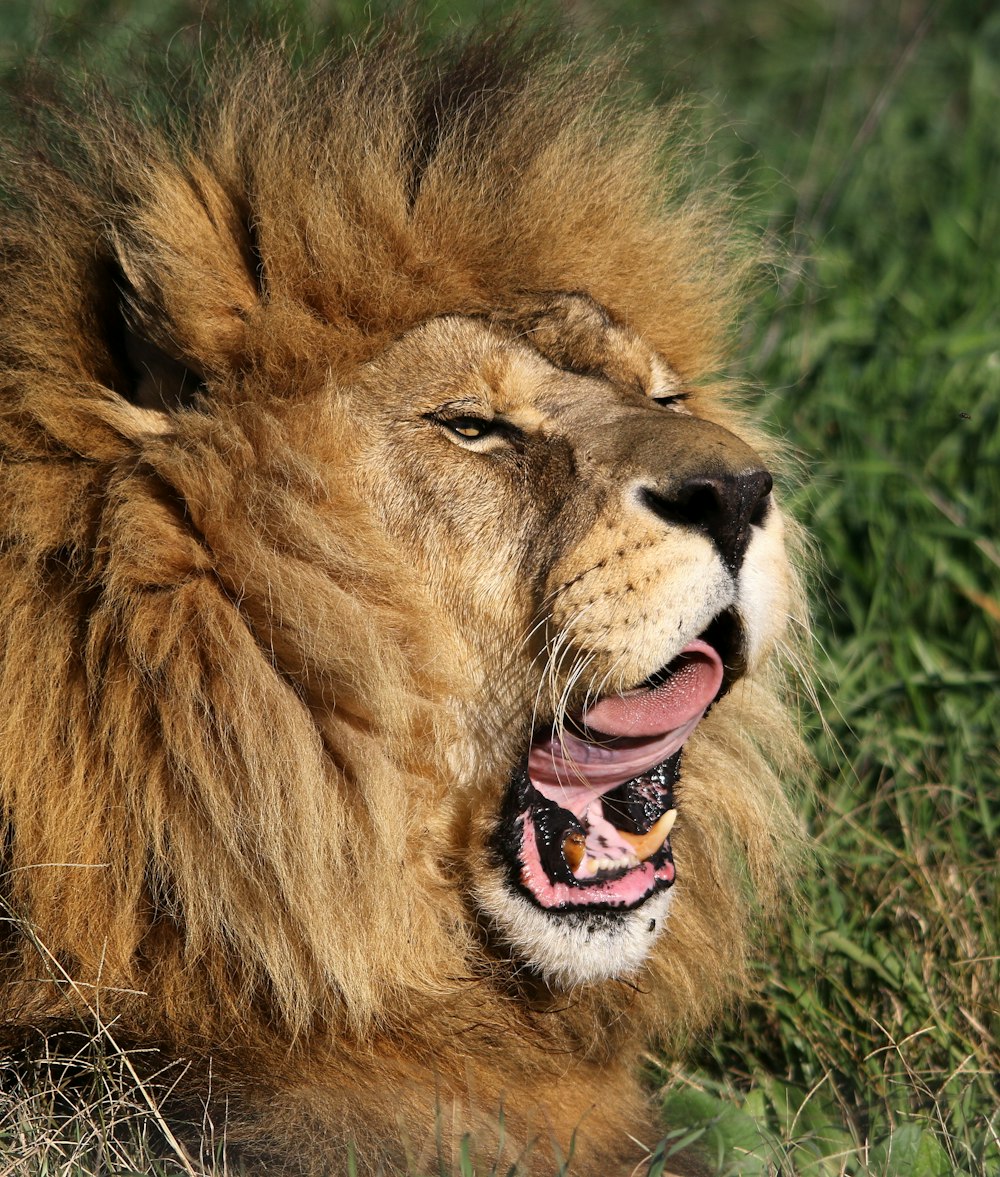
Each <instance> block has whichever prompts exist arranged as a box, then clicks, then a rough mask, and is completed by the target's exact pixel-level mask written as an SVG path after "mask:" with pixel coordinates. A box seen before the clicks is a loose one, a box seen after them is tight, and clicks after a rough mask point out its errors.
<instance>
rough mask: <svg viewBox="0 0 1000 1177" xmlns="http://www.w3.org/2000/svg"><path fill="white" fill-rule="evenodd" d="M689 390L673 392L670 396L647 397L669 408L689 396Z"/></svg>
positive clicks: (682, 401) (681, 402) (680, 403)
mask: <svg viewBox="0 0 1000 1177" xmlns="http://www.w3.org/2000/svg"><path fill="white" fill-rule="evenodd" d="M690 395H691V394H690V393H689V392H675V393H673V394H672V395H670V396H651V397H650V398H649V399H650V400H651V401H654V402H655V403H656V404H658V405H662V406H663V407H664V408H665V409H669V408H671V407H673V406H674V405H682V404H683V403H684V402H685V401H686V400H688V399H689V397H690Z"/></svg>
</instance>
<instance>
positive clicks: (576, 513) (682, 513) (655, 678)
mask: <svg viewBox="0 0 1000 1177" xmlns="http://www.w3.org/2000/svg"><path fill="white" fill-rule="evenodd" d="M351 400H352V405H353V409H354V411H355V412H356V414H357V420H358V428H359V430H360V431H361V432H362V434H363V435H364V438H365V440H364V446H365V448H366V450H367V453H366V456H365V459H364V460H363V461H362V462H361V463H359V469H360V470H361V471H362V473H361V475H360V476H359V477H360V478H361V479H363V483H364V487H363V492H364V494H365V496H366V499H367V501H368V502H369V503H370V504H371V506H372V509H373V511H374V512H375V514H376V516H377V517H378V518H379V519H380V521H381V526H382V527H383V528H384V529H385V531H386V532H387V534H388V535H389V536H390V537H391V538H392V539H393V540H394V542H395V543H396V544H398V546H399V548H400V552H401V558H402V559H403V560H404V561H405V562H406V563H407V564H408V565H412V566H414V567H415V568H416V569H417V571H418V574H419V576H420V577H421V579H422V580H423V582H424V583H425V585H426V586H427V588H428V591H429V593H430V595H431V597H432V598H433V599H434V601H435V604H436V606H437V607H438V608H440V609H442V610H443V611H444V612H445V614H446V615H448V616H449V617H450V619H451V621H452V623H453V625H454V626H455V628H456V629H457V630H459V631H460V632H461V634H462V637H463V646H464V649H465V651H466V656H467V659H466V665H465V667H464V668H463V673H464V676H465V680H466V682H467V684H468V686H467V689H466V690H464V691H463V692H462V695H461V697H460V698H459V699H457V700H456V701H455V703H454V707H455V709H456V710H457V712H458V713H459V714H458V720H459V722H458V730H459V731H462V732H464V733H467V739H465V740H464V742H463V741H462V740H460V741H459V742H458V746H456V747H454V749H452V766H451V767H452V774H453V778H454V781H455V786H454V787H455V789H456V790H458V791H460V792H461V793H462V796H463V798H464V799H465V810H466V812H467V814H468V820H467V821H465V822H463V823H461V828H460V829H459V830H456V833H455V838H456V843H457V844H456V845H455V846H450V847H447V848H442V851H443V852H446V853H448V854H449V855H451V856H453V857H454V858H455V859H457V860H459V861H460V862H461V864H462V868H461V873H462V877H463V878H464V880H465V882H464V885H465V886H466V887H467V890H468V896H467V899H468V905H469V907H470V909H471V910H472V911H473V912H474V915H475V918H476V919H477V920H478V921H479V922H480V923H482V922H483V917H485V920H486V922H487V923H488V924H489V926H490V929H491V934H492V936H493V938H494V939H499V941H500V942H502V943H504V944H506V945H507V946H508V949H512V950H513V953H514V956H515V959H517V960H518V962H519V963H521V964H527V965H530V966H534V967H535V968H536V969H537V970H539V971H540V972H541V973H542V974H543V975H545V976H546V977H547V978H548V979H549V980H550V981H554V982H557V983H562V984H567V983H574V982H578V981H585V980H593V979H599V978H604V977H608V976H615V975H619V974H621V973H622V972H623V971H627V970H629V969H632V968H634V967H635V966H636V965H638V964H639V963H640V962H641V961H642V960H643V958H644V957H645V955H646V953H647V952H648V950H649V948H650V946H651V944H652V942H653V940H654V939H655V937H656V936H657V934H658V933H659V931H660V929H661V928H662V925H663V922H664V918H665V916H666V914H667V909H668V907H669V902H670V898H671V889H672V887H673V886H674V883H675V867H674V861H673V856H672V853H671V845H670V831H671V829H672V827H673V825H674V822H675V820H677V821H679V822H683V821H684V813H683V805H682V804H681V805H678V804H676V797H675V789H674V786H675V784H676V783H677V781H678V780H679V777H680V771H681V769H680V766H681V760H682V756H683V750H684V745H685V743H686V741H687V740H688V739H689V738H691V737H692V736H693V734H694V733H695V731H696V728H697V725H698V723H699V721H700V720H701V718H702V717H703V716H704V714H705V713H706V711H707V710H708V709H709V708H710V707H711V706H712V705H713V703H714V702H715V701H716V700H717V699H719V698H720V697H721V696H722V695H724V694H725V693H726V692H727V691H728V690H729V688H730V687H731V686H732V684H733V683H734V681H735V680H736V679H737V678H739V677H740V676H741V675H742V674H743V673H745V672H746V671H747V670H748V669H752V667H753V665H754V664H755V663H756V662H757V660H758V659H759V658H760V657H761V655H762V653H763V652H764V651H766V650H767V648H768V647H769V646H770V645H771V644H772V643H773V641H774V640H775V638H776V636H777V634H778V631H779V630H780V628H781V625H782V623H783V619H784V617H785V613H786V606H787V591H788V590H787V569H786V563H785V556H784V550H783V543H782V521H781V516H780V513H779V511H778V509H777V507H776V506H775V504H774V503H773V501H772V498H771V494H770V490H771V478H770V476H769V474H768V473H767V471H766V470H765V469H764V466H763V463H762V461H761V459H760V458H759V456H758V455H757V454H756V453H755V452H754V450H753V449H751V448H750V446H748V445H747V444H746V443H745V442H743V441H742V440H740V439H739V438H738V437H736V436H735V435H734V434H733V433H732V432H730V431H728V430H727V429H725V428H723V427H721V426H720V425H718V424H715V423H713V422H711V421H709V420H706V419H705V418H703V417H701V416H699V415H698V414H697V410H696V405H697V399H696V397H694V396H689V394H688V393H686V391H685V389H684V388H683V387H682V385H681V382H680V380H679V379H678V377H677V376H676V375H675V373H674V372H673V370H672V369H671V367H670V365H669V363H668V361H667V360H666V359H665V358H663V357H660V356H657V355H656V354H655V353H654V352H653V351H652V350H651V349H650V348H648V347H647V346H645V345H644V344H643V343H642V341H641V340H640V339H638V338H637V337H635V336H634V335H633V334H632V333H631V332H629V331H627V330H626V329H624V328H622V327H620V326H616V325H615V324H614V323H613V322H612V321H611V319H610V318H609V317H608V316H607V315H606V313H605V312H603V311H602V310H601V309H600V308H599V307H597V306H596V305H595V304H594V303H592V302H591V301H590V300H589V299H586V298H584V297H582V296H576V295H568V296H561V297H557V298H554V299H551V300H548V301H547V302H546V303H544V304H537V305H535V306H533V307H531V308H529V309H528V310H525V311H523V312H519V313H517V314H514V315H510V316H504V317H500V316H497V317H495V318H489V319H486V318H484V319H474V318H466V317H457V316H451V317H444V318H440V319H436V320H432V321H430V322H428V323H426V324H424V325H422V326H421V327H419V328H417V329H415V330H413V331H412V332H410V333H409V334H408V335H406V336H405V337H403V338H402V339H401V340H399V341H398V342H397V343H396V344H395V345H393V346H392V347H391V348H390V349H389V351H388V352H387V353H386V354H385V355H384V356H383V357H381V358H380V359H379V360H378V361H376V362H374V363H372V364H370V365H369V366H368V368H367V370H366V372H365V374H364V376H363V378H362V379H361V380H360V382H359V384H358V385H357V387H356V388H355V389H354V390H353V394H352V398H351ZM461 808H462V806H461V805H460V806H459V809H461Z"/></svg>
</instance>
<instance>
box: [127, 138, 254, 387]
mask: <svg viewBox="0 0 1000 1177" xmlns="http://www.w3.org/2000/svg"><path fill="white" fill-rule="evenodd" d="M108 239H109V244H110V246H111V249H112V253H113V257H114V261H115V265H116V268H117V270H118V273H119V279H118V285H119V297H120V304H119V305H120V308H121V313H122V321H123V326H124V341H123V344H124V354H125V356H126V357H127V363H128V367H129V369H130V377H131V383H132V388H131V391H130V394H129V396H128V399H129V400H131V401H132V402H133V403H134V404H137V405H140V406H142V407H144V408H153V409H171V408H178V407H184V406H185V405H187V404H189V403H190V402H191V400H192V398H193V397H194V395H195V394H196V393H197V392H198V391H199V390H200V389H201V388H202V387H203V385H204V383H205V382H206V381H210V380H212V379H213V378H219V377H221V376H224V375H225V374H226V373H228V372H231V371H233V370H235V369H237V368H239V367H240V365H241V363H242V360H243V356H244V353H245V338H246V322H247V319H248V318H249V316H250V314H251V313H252V311H253V309H254V308H255V307H256V305H257V304H258V302H259V291H258V287H257V281H256V265H255V261H254V252H253V249H252V243H251V236H250V230H249V227H248V224H247V217H246V215H245V214H244V213H243V211H242V210H241V208H240V207H239V202H238V200H237V198H235V197H233V196H231V195H230V194H229V193H227V192H226V190H225V188H224V187H223V185H222V184H221V183H220V182H219V180H218V179H217V178H216V177H215V176H214V175H213V173H212V172H211V171H210V170H209V169H208V168H207V167H206V166H205V165H204V164H203V163H202V162H201V161H199V160H196V159H193V158H192V159H188V160H187V161H186V162H185V164H183V165H177V164H169V165H163V164H160V163H153V164H151V165H150V166H149V168H148V169H147V170H146V171H145V173H144V174H143V175H142V177H141V179H140V181H139V183H138V184H135V185H134V188H133V190H132V191H131V192H129V194H128V196H127V197H126V198H125V199H123V200H122V201H121V203H120V204H119V205H118V206H117V207H116V208H115V209H114V212H113V215H112V218H111V219H110V224H109V225H108Z"/></svg>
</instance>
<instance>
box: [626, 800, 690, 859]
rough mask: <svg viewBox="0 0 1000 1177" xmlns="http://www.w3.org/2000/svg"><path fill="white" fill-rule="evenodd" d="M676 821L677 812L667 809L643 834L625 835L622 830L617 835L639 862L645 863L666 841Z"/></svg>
mask: <svg viewBox="0 0 1000 1177" xmlns="http://www.w3.org/2000/svg"><path fill="white" fill-rule="evenodd" d="M676 820H677V810H676V809H668V810H667V812H666V813H663V814H661V815H660V817H659V818H657V820H656V821H655V822H654V823H653V824H652V825H651V826H650V827H649V829H648V830H647V832H646V833H645V834H627V833H626V832H625V831H624V830H619V831H618V833H619V834H621V836H622V837H623V838H624V839H625V841H626V842H628V844H629V845H630V846H631V847H632V850H633V852H634V853H635V856H636V857H637V858H638V859H639V861H640V862H645V861H646V859H647V858H649V857H650V856H651V855H653V854H655V853H656V852H657V850H659V848H660V847H661V846H662V845H663V843H664V842H665V841H666V840H667V835H668V834H669V833H670V831H671V830H672V829H673V828H674V822H675V821H676Z"/></svg>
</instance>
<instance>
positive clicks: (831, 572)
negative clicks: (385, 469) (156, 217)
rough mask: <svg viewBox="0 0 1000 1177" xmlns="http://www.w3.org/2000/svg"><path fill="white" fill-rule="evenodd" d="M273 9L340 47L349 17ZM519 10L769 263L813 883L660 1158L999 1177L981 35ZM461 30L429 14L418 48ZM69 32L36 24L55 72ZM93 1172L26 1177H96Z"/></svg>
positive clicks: (771, 407)
mask: <svg viewBox="0 0 1000 1177" xmlns="http://www.w3.org/2000/svg"><path fill="white" fill-rule="evenodd" d="M33 7H34V6H33V5H28V4H26V3H13V4H10V3H8V5H7V6H6V7H5V8H4V9H3V10H2V12H0V38H7V42H6V44H5V45H3V44H0V51H2V55H3V57H4V58H5V59H6V60H8V61H14V60H16V59H17V58H18V57H19V56H20V55H21V53H22V52H23V49H24V47H25V46H28V45H31V44H33V43H34V38H35V37H36V36H37V31H38V25H37V23H36V22H35V21H34V20H33V19H32V18H31V16H30V12H31V9H32V8H33ZM223 7H225V8H227V9H228V10H230V11H232V12H234V13H240V12H243V11H245V10H246V9H245V7H244V6H243V5H241V4H238V3H236V2H235V0H233V2H231V3H230V4H228V5H226V6H218V8H217V9H216V10H218V11H221V9H222V8H223ZM209 8H210V13H211V12H212V11H213V8H212V6H211V5H210V6H209ZM198 10H200V5H195V4H175V5H173V7H172V8H167V9H165V8H164V6H163V5H161V4H154V3H152V2H150V0H135V2H134V3H118V4H114V3H110V2H106V3H102V4H90V5H87V4H84V3H82V0H72V2H70V0H66V2H65V3H63V4H61V5H59V6H58V11H59V12H60V13H62V14H64V15H67V16H69V17H75V18H77V19H80V18H81V14H85V20H84V27H85V28H86V29H87V30H88V32H89V35H90V36H91V37H92V39H93V41H94V43H95V44H98V45H101V44H107V45H110V50H109V51H110V52H114V51H116V48H117V47H118V46H124V45H126V44H128V43H129V37H130V36H131V34H130V32H129V31H128V29H127V28H125V27H124V26H122V24H121V23H120V20H119V18H120V17H122V16H123V15H125V16H126V17H127V21H128V23H129V24H130V25H131V26H132V29H133V30H135V29H138V30H140V31H142V32H144V31H154V32H159V33H164V32H169V31H170V30H172V29H176V28H179V27H180V26H181V25H183V24H185V23H186V22H192V21H193V20H194V19H195V17H196V15H197V11H198ZM287 11H289V12H290V13H292V19H291V20H290V23H293V24H294V23H295V20H296V19H301V20H303V21H306V22H312V21H315V20H316V17H317V14H320V15H323V14H327V13H331V12H332V13H334V14H335V15H337V16H338V18H339V20H340V22H341V24H342V25H345V26H346V27H357V25H358V22H359V21H360V20H361V19H362V15H361V7H360V5H357V4H353V3H342V4H332V5H331V4H327V5H324V4H323V3H314V4H306V3H305V2H302V3H299V4H292V5H290V6H288V8H287ZM540 11H542V12H543V13H554V12H559V13H560V16H561V19H563V20H564V21H565V22H566V23H567V24H568V25H569V26H570V27H574V28H579V29H580V30H581V31H583V32H584V33H586V34H588V35H591V36H594V37H596V38H597V39H598V40H601V39H604V38H609V37H612V36H614V35H615V30H616V29H621V30H622V31H623V32H624V33H625V34H626V35H627V36H631V37H633V38H635V50H634V53H633V68H634V71H635V75H636V77H637V78H638V79H639V80H640V81H641V82H642V84H644V85H645V86H646V87H647V88H648V90H649V92H650V93H651V94H654V95H656V94H664V95H670V94H673V93H675V92H677V91H684V92H687V93H688V94H691V95H692V96H693V98H694V99H695V100H696V101H697V103H698V105H699V107H700V108H701V109H704V110H705V111H706V121H707V122H708V123H712V124H714V125H716V126H717V127H721V130H720V131H719V132H718V133H717V134H716V136H715V138H714V139H713V141H712V144H711V146H710V147H709V148H708V153H709V155H708V163H709V164H710V166H712V167H714V166H716V165H724V166H726V167H729V168H731V169H732V170H731V172H730V174H731V175H734V176H736V177H737V178H738V181H739V188H740V191H741V192H742V193H743V194H744V196H745V199H746V204H747V216H748V219H749V220H750V221H751V223H754V224H758V225H760V226H762V227H764V229H765V230H766V232H767V233H768V235H769V237H770V238H772V239H773V240H775V241H776V242H777V243H778V244H779V247H780V248H781V249H782V250H784V251H785V253H786V254H787V257H786V261H785V263H784V264H782V265H781V266H780V267H779V269H778V272H777V274H776V280H775V282H774V284H773V286H772V288H771V289H769V290H767V291H766V292H765V293H764V294H763V296H762V297H761V298H760V299H759V300H758V302H757V303H756V304H755V306H754V307H753V308H752V310H751V312H750V314H749V316H748V318H747V320H746V322H745V323H744V324H743V335H742V349H743V355H744V358H745V362H746V367H747V369H748V370H749V371H750V372H751V373H752V374H753V378H754V380H755V382H757V383H758V384H759V386H760V388H761V390H762V399H763V402H764V405H765V408H766V411H767V413H768V415H769V417H770V419H771V420H772V421H773V422H774V424H775V426H776V427H777V429H778V430H779V431H780V432H781V433H783V434H784V435H785V436H786V437H787V439H788V441H789V443H790V445H791V446H792V447H793V448H794V450H795V451H796V452H797V453H798V454H799V455H800V460H801V474H800V477H799V480H798V482H797V484H796V486H794V487H792V488H790V489H789V495H790V497H791V499H792V500H793V502H794V506H795V509H796V511H797V513H798V515H799V516H800V518H802V519H803V521H804V522H805V523H806V524H807V525H808V526H809V528H810V529H811V530H812V532H813V534H814V536H815V539H816V548H817V552H818V554H819V558H820V562H821V568H820V573H819V580H820V583H819V585H818V586H817V590H818V591H817V606H816V629H817V637H818V642H819V674H820V681H821V686H820V702H821V706H822V712H823V717H824V719H823V722H820V720H819V718H818V717H816V716H815V715H814V714H812V709H811V705H810V704H809V702H808V696H807V695H806V694H804V700H805V704H806V723H807V726H808V729H809V734H810V739H811V742H812V744H813V746H814V748H815V752H816V757H817V761H818V765H819V769H818V781H819V788H818V792H817V797H816V800H815V802H814V803H811V808H810V810H809V812H808V814H807V819H808V822H809V826H810V829H811V831H812V833H813V835H814V837H815V840H816V844H817V847H818V854H817V863H816V865H815V867H814V869H813V870H812V871H810V872H809V873H808V874H807V875H806V877H805V879H804V880H803V884H802V890H801V897H800V902H799V906H798V908H797V910H796V911H795V913H794V915H793V917H792V918H791V919H790V921H789V922H788V924H787V926H786V927H784V928H781V929H777V930H776V931H775V932H774V935H773V937H772V939H771V942H770V943H769V944H768V945H767V947H766V950H765V952H764V954H763V956H762V961H761V965H760V970H759V986H758V991H757V992H756V993H755V994H754V996H753V998H752V999H751V1000H750V1001H749V1002H748V1004H747V1007H746V1009H745V1010H744V1011H743V1012H742V1014H741V1016H740V1017H739V1018H734V1019H733V1020H732V1022H731V1023H730V1025H728V1026H727V1027H726V1028H725V1029H724V1031H723V1033H721V1034H720V1035H718V1036H716V1037H714V1038H713V1039H712V1041H711V1042H706V1043H705V1044H704V1045H703V1046H702V1048H701V1050H700V1051H699V1052H698V1053H697V1054H696V1055H695V1057H693V1058H691V1059H688V1060H686V1061H685V1062H684V1064H683V1066H677V1065H672V1066H668V1065H667V1064H666V1063H665V1062H664V1063H663V1064H662V1065H661V1066H656V1067H654V1068H653V1070H652V1075H653V1080H654V1081H659V1082H662V1083H663V1084H664V1089H665V1101H666V1106H667V1109H668V1112H669V1113H670V1114H671V1116H672V1117H673V1118H674V1120H675V1122H684V1123H685V1124H686V1125H689V1126H690V1128H691V1130H688V1131H686V1132H685V1133H683V1134H678V1136H677V1137H674V1138H672V1141H671V1142H669V1143H668V1151H669V1147H670V1143H678V1140H679V1137H680V1136H681V1135H684V1136H688V1137H690V1136H691V1135H692V1131H693V1132H694V1133H695V1134H698V1135H699V1137H700V1139H701V1141H702V1143H703V1144H704V1145H705V1146H706V1147H707V1148H708V1149H709V1150H710V1152H711V1153H712V1155H713V1156H715V1157H717V1159H718V1163H719V1168H720V1171H731V1172H741V1173H747V1174H756V1173H761V1174H763V1173H778V1172H779V1171H780V1172H781V1173H782V1174H783V1175H788V1174H817V1175H819V1174H839V1173H847V1174H863V1173H870V1174H875V1175H885V1177H894V1175H902V1174H914V1175H915V1177H922V1175H934V1177H937V1175H939V1174H951V1173H965V1174H969V1175H970V1177H980V1175H982V1177H986V1175H987V1174H995V1173H998V1172H1000V1146H998V1134H1000V1113H998V1107H1000V1092H998V1089H997V1077H998V1075H1000V1030H998V1026H1000V1018H998V1010H997V1007H998V1004H1000V967H998V962H1000V944H998V939H1000V936H998V929H1000V884H998V877H1000V871H998V859H997V842H998V825H1000V805H998V804H997V802H998V800H1000V758H998V751H997V747H998V736H1000V706H998V703H997V699H998V693H1000V659H998V637H1000V551H998V544H1000V538H998V531H1000V527H998V524H1000V310H998V308H1000V195H998V194H1000V150H998V139H997V127H998V126H1000V13H998V12H995V11H993V12H991V11H990V5H988V4H985V3H984V4H982V5H977V4H974V3H971V2H966V3H961V2H957V0H956V2H953V3H948V2H941V3H937V4H930V5H925V4H922V3H911V2H910V0H899V3H898V4H890V5H873V4H871V3H870V2H869V0H840V2H839V3H834V2H827V3H820V2H819V0H715V2H714V3H705V4H701V5H680V4H678V5H664V4H662V3H660V2H659V0H633V2H632V3H628V4H625V3H619V4H604V5H598V4H590V3H586V2H584V3H573V4H570V3H567V4H565V5H564V6H563V7H562V8H556V7H554V6H553V5H552V4H551V3H549V4H543V5H541V7H540ZM473 15H474V12H473V6H472V5H471V4H464V5H462V4H457V3H450V2H443V3H441V4H440V5H439V6H438V7H437V8H436V9H435V11H434V14H433V17H432V27H433V28H434V29H435V30H441V29H445V28H448V27H450V26H451V25H452V24H453V23H456V22H457V23H462V24H467V23H469V21H470V19H471V18H472V16H473ZM79 27H80V26H79V25H74V24H71V25H69V26H66V27H65V28H64V29H63V30H62V31H60V27H59V22H58V21H56V22H54V23H53V25H52V26H51V30H50V31H52V30H54V40H53V42H52V44H53V45H54V46H55V47H56V51H61V50H62V49H63V48H65V47H67V46H68V45H69V44H70V43H72V42H73V41H74V39H75V38H76V36H77V33H78V31H79ZM67 30H69V31H67ZM193 36H194V34H193V33H190V32H189V33H186V34H183V35H182V37H181V39H180V42H183V43H187V42H190V41H191V38H192V37H193ZM185 38H187V42H185ZM26 1098H27V1096H26V1095H25V1096H24V1098H23V1099H21V1101H20V1102H18V1099H16V1098H14V1097H12V1096H10V1095H9V1093H8V1092H6V1091H5V1092H4V1095H3V1096H0V1155H2V1149H3V1147H5V1145H4V1143H3V1142H4V1141H5V1139H6V1142H7V1143H6V1147H7V1148H12V1147H14V1144H13V1143H11V1142H16V1140H17V1139H22V1138H23V1133H24V1132H25V1131H27V1129H26V1128H25V1127H24V1123H23V1119H24V1117H23V1116H22V1117H21V1119H20V1120H19V1119H18V1113H17V1108H18V1107H19V1108H20V1109H21V1111H22V1112H23V1111H24V1109H25V1103H24V1099H26ZM5 1099H6V1100H7V1101H8V1104H10V1105H13V1106H14V1112H13V1113H11V1112H10V1111H9V1110H7V1106H6V1105H5V1104H4V1102H3V1101H4V1100H5ZM12 1115H13V1118H11V1116H12ZM81 1131H83V1129H81ZM19 1133H20V1134H21V1136H19ZM88 1147H89V1148H91V1149H92V1147H93V1142H92V1141H91V1142H90V1143H89V1144H88ZM95 1155H96V1154H95ZM140 1155H141V1154H140ZM91 1163H92V1162H84V1161H81V1160H79V1159H77V1160H75V1161H73V1162H72V1163H71V1162H69V1161H67V1162H66V1166H67V1167H64V1168H60V1167H59V1162H58V1161H57V1160H56V1159H55V1156H53V1159H52V1160H51V1161H50V1162H48V1167H38V1168H36V1169H32V1170H30V1171H31V1172H37V1173H39V1174H41V1173H56V1172H66V1173H71V1172H72V1173H74V1174H77V1173H79V1174H82V1173H85V1172H91V1171H94V1172H97V1171H110V1170H100V1169H99V1167H98V1168H93V1169H88V1168H86V1167H85V1165H86V1164H91ZM73 1166H76V1167H73ZM135 1167H136V1168H138V1169H140V1171H146V1169H145V1168H144V1166H143V1163H137V1164H135ZM668 1167H669V1166H668ZM466 1168H467V1169H468V1171H469V1172H471V1167H468V1166H467V1167H466ZM17 1171H18V1172H21V1171H22V1170H20V1169H18V1170H17ZM23 1171H24V1172H26V1173H27V1172H29V1170H28V1169H27V1168H25V1169H24V1170H23ZM114 1171H116V1172H117V1171H120V1170H117V1169H116V1170H114ZM464 1171H466V1170H465V1169H463V1172H464ZM0 1172H3V1161H2V1160H0Z"/></svg>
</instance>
